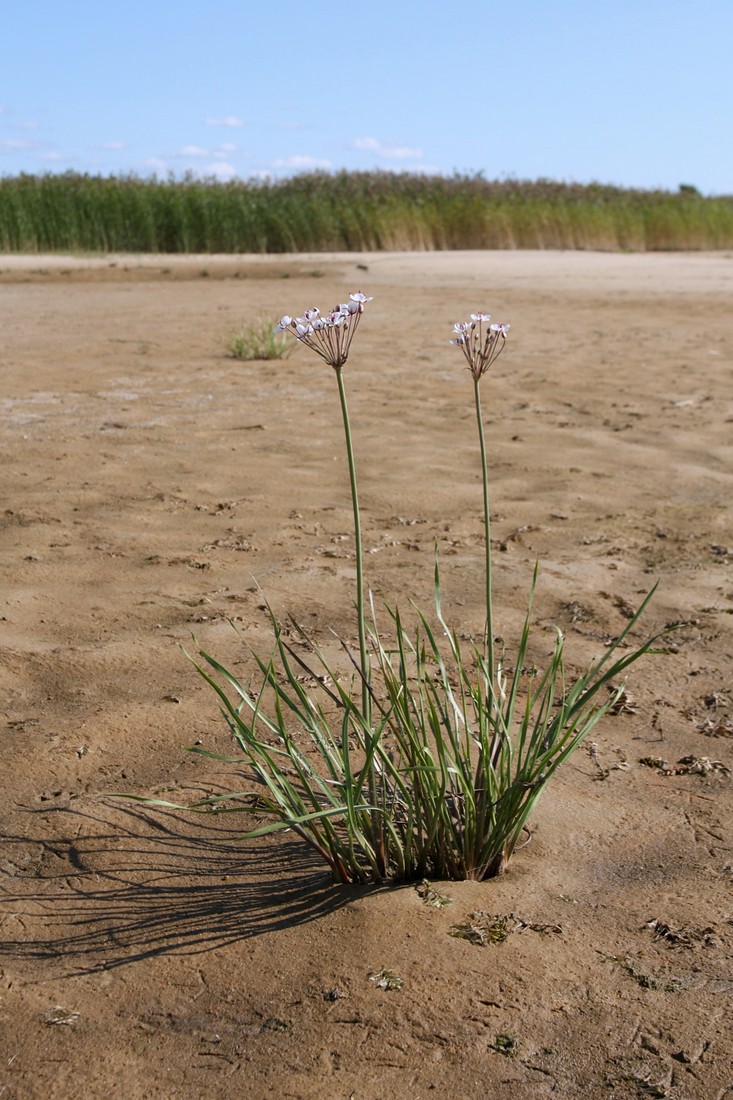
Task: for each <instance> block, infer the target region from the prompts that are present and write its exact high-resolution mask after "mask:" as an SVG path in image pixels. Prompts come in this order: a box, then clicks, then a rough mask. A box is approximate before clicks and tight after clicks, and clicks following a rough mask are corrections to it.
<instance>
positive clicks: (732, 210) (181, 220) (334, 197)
mask: <svg viewBox="0 0 733 1100" xmlns="http://www.w3.org/2000/svg"><path fill="white" fill-rule="evenodd" d="M498 248H517V249H523V248H531V249H551V248H559V249H588V250H604V251H663V250H711V249H727V248H733V195H726V196H718V197H706V196H704V195H701V194H700V193H699V192H698V191H697V190H696V189H695V188H694V187H691V186H689V185H684V184H682V185H680V188H679V190H678V191H676V192H671V191H643V190H632V189H625V188H619V187H611V186H605V185H601V184H595V183H594V184H588V185H579V184H567V183H558V182H554V181H552V180H546V179H541V180H537V181H520V180H504V181H490V180H487V179H485V178H484V177H483V176H481V175H475V176H463V175H454V176H452V177H445V176H425V175H415V174H410V173H402V174H399V173H391V172H338V173H333V174H329V173H322V172H312V173H306V174H302V175H297V176H293V177H290V178H288V179H283V180H276V181H265V182H263V181H260V180H249V181H241V180H238V181H233V182H229V183H221V182H218V181H215V180H201V179H196V178H194V177H186V178H184V179H174V178H169V179H166V180H159V179H156V178H149V179H142V178H140V177H137V176H132V175H130V176H108V177H105V176H88V175H79V174H75V173H71V172H67V173H64V174H61V175H54V174H46V175H42V176H33V175H19V176H6V177H2V178H0V250H1V251H4V252H54V251H85V252H86V251H89V252H102V253H105V252H157V253H173V252H181V253H185V252H199V253H217V252H218V253H276V252H330V251H339V252H344V251H345V252H350V251H361V252H371V251H380V250H385V251H403V250H425V251H432V250H446V249H498Z"/></svg>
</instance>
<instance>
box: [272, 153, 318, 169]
mask: <svg viewBox="0 0 733 1100" xmlns="http://www.w3.org/2000/svg"><path fill="white" fill-rule="evenodd" d="M272 166H273V168H295V169H297V170H299V171H304V170H307V169H308V168H331V167H332V164H331V161H330V160H326V158H325V157H309V156H299V155H298V154H296V155H295V156H292V157H281V158H280V159H278V160H274V161H273V162H272Z"/></svg>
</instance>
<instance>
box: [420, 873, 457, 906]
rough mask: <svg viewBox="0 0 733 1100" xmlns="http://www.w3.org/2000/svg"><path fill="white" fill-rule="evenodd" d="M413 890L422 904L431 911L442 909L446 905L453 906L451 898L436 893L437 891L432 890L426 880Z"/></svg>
mask: <svg viewBox="0 0 733 1100" xmlns="http://www.w3.org/2000/svg"><path fill="white" fill-rule="evenodd" d="M415 890H416V892H417V896H418V897H419V898H422V900H423V904H424V905H427V906H429V907H430V908H431V909H444V908H445V907H446V905H452V904H453V898H449V897H448V896H447V895H446V894H440V893H438V891H437V890H434V889H433V887H432V886H431V885H430V883H429V882H428V880H427V879H426V878H424V879H423V880H422V882H421V883H419V884H418V885H417V886H416V887H415Z"/></svg>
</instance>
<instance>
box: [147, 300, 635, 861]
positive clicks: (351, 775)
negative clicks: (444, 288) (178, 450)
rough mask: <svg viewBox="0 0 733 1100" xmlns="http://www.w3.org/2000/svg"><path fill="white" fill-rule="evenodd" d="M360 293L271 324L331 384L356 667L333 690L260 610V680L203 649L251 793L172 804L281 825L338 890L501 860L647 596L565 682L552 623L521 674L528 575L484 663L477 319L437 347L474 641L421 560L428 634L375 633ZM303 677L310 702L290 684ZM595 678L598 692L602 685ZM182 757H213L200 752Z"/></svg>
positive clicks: (625, 660) (500, 344) (395, 615)
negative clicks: (469, 459) (463, 459)
mask: <svg viewBox="0 0 733 1100" xmlns="http://www.w3.org/2000/svg"><path fill="white" fill-rule="evenodd" d="M371 300H372V299H371V298H368V297H366V296H365V295H364V294H362V293H361V292H356V293H354V294H351V295H350V296H349V301H348V302H347V303H345V304H341V305H338V306H336V307H335V308H334V309H333V310H332V311H331V312H330V313H327V314H325V315H322V314H321V313H320V311H319V310H318V309H316V308H312V309H308V310H306V311H305V312H304V313H303V315H302V316H301V317H297V318H291V317H290V316H284V317H283V318H282V319H281V320H280V323H279V324H278V326H277V328H276V331H277V332H281V333H282V332H287V333H291V334H292V335H293V336H294V337H295V339H296V340H298V341H299V342H300V343H303V344H305V345H306V346H307V347H309V348H311V350H313V351H315V352H316V354H317V355H319V356H320V358H321V359H323V360H324V362H326V363H327V364H328V365H329V366H331V367H332V368H333V369H334V371H335V374H336V378H337V383H338V392H339V398H340V404H341V413H342V419H343V425H344V434H345V441H346V452H347V460H348V468H349V477H350V484H351V495H352V504H353V513H354V529H355V546H356V572H357V598H356V613H357V627H358V636H359V656H358V658H357V657H356V655H351V654H349V657H350V660H351V664H352V666H353V669H354V670H355V671H354V673H353V675H352V677H351V681H350V682H344V681H343V679H342V678H340V677H339V675H338V673H337V672H336V670H335V669H333V668H332V667H331V664H330V662H329V660H328V658H327V657H326V655H325V654H324V653H323V652H322V650H321V649H320V648H319V647H318V646H317V645H316V644H315V643H314V642H312V641H311V640H310V639H309V638H308V637H307V636H306V634H305V632H304V631H303V630H302V629H301V628H300V627H298V626H297V624H294V626H295V629H296V631H297V633H298V635H299V640H300V641H302V642H305V643H307V646H308V648H309V656H308V657H307V658H303V656H302V653H301V652H300V651H299V650H298V651H296V649H295V648H294V647H293V645H292V644H291V643H290V641H289V640H288V637H287V636H286V632H285V631H284V630H283V627H282V625H281V624H280V622H279V621H278V620H277V618H276V617H275V615H274V614H272V613H270V616H271V623H272V628H273V633H274V639H275V644H274V650H273V653H272V655H271V657H270V658H269V659H265V658H262V657H261V656H259V655H258V654H257V653H254V654H253V656H254V660H255V663H256V665H257V667H258V669H259V671H260V674H261V683H260V687H259V689H258V690H256V691H253V690H250V689H249V688H248V687H246V686H245V685H244V684H242V683H241V681H239V680H238V679H237V678H236V677H235V676H234V675H233V674H232V673H231V672H230V671H228V670H227V669H226V668H224V667H223V666H222V665H221V664H220V663H219V662H218V661H217V660H216V659H215V658H214V657H212V656H210V655H209V654H207V653H205V652H203V651H201V652H200V654H199V657H200V663H196V662H194V663H195V664H196V668H197V669H198V671H199V672H200V674H201V675H202V676H203V677H204V679H205V680H206V681H207V682H208V683H209V684H210V685H211V687H212V688H213V689H214V691H215V692H216V694H217V696H218V697H219V701H220V704H221V711H222V713H223V716H224V718H225V720H226V722H227V724H228V726H229V729H230V731H231V733H232V735H233V738H234V740H235V743H236V744H237V746H238V748H239V750H240V753H241V755H240V756H238V757H236V758H234V759H235V761H236V762H237V763H241V764H243V765H245V766H246V768H247V771H248V773H249V774H250V775H251V776H252V777H253V778H254V780H255V781H256V783H257V787H258V789H257V790H256V791H254V792H241V791H239V792H234V793H231V794H225V795H215V796H212V797H209V798H205V799H202V800H201V801H200V802H198V803H196V804H194V806H193V807H188V808H189V809H197V810H207V811H217V812H237V813H242V812H245V813H248V814H253V815H255V816H257V817H264V818H265V819H269V820H267V821H266V823H265V824H262V825H256V827H255V828H253V829H251V830H250V831H249V832H248V833H247V834H246V835H247V836H250V837H256V836H261V835H264V834H266V833H271V832H274V831H277V830H281V829H287V830H292V831H293V832H294V833H296V834H297V835H299V836H300V837H302V838H303V839H304V840H305V841H306V842H307V843H308V844H309V845H310V846H311V847H312V848H313V849H315V850H316V851H317V852H318V853H319V855H320V856H322V857H323V859H324V860H325V861H326V862H327V864H328V865H329V867H330V868H331V871H332V873H333V876H334V878H335V880H336V881H337V882H340V883H359V882H368V881H373V882H384V881H406V880H412V879H420V878H424V877H426V876H429V877H431V878H435V879H441V878H443V879H445V878H454V879H461V878H475V879H482V878H489V877H492V876H494V875H497V874H500V873H502V872H503V871H504V870H505V869H506V866H507V864H508V862H509V860H510V858H511V856H512V854H513V852H514V850H515V849H516V847H517V845H518V843H519V841H520V838H521V836H522V833H523V832H526V831H527V824H526V823H527V820H528V817H529V815H530V813H531V811H532V809H533V807H534V805H535V803H536V801H537V798H538V797H539V795H540V793H541V792H542V790H543V789H544V787H545V786H546V785H547V783H548V782H549V780H550V778H551V777H552V775H553V774H554V773H555V771H556V770H557V768H558V767H559V766H560V764H562V763H563V761H565V760H566V759H567V758H568V757H569V756H570V754H571V753H572V752H573V751H574V750H575V749H576V748H577V747H578V746H579V745H580V743H581V742H582V740H583V739H584V738H585V737H586V736H587V735H588V733H589V732H590V730H591V729H592V728H593V727H594V726H595V724H596V723H597V722H598V721H599V720H600V719H601V718H602V717H603V715H604V714H606V713H607V711H608V710H609V709H610V708H611V707H613V706H614V704H615V703H616V702H617V700H618V699H619V698H620V695H621V693H622V691H623V685H621V686H616V684H617V682H618V678H619V676H620V675H621V674H622V673H623V672H624V671H625V669H627V668H628V667H629V666H630V665H631V664H632V663H633V662H635V661H636V660H638V658H639V657H641V656H642V654H644V653H646V652H648V651H649V650H650V649H651V647H652V645H653V643H654V641H655V639H654V638H650V639H648V640H647V641H645V642H643V643H642V644H641V645H639V646H637V647H636V648H628V649H627V648H624V647H626V645H627V642H626V639H627V638H628V637H629V635H630V634H631V633H632V632H633V631H634V628H635V626H636V624H637V622H638V621H639V618H640V616H641V615H642V613H643V611H644V609H645V608H646V606H647V604H648V603H649V600H650V599H651V597H652V594H653V590H652V592H650V593H649V595H648V596H647V597H646V599H645V600H644V602H643V603H642V605H641V607H640V608H639V610H638V611H637V612H636V614H635V615H633V617H632V618H631V619H630V621H629V622H628V624H627V625H626V627H625V629H624V631H623V632H622V633H621V634H620V635H619V637H617V638H616V639H615V640H614V641H613V642H612V643H611V644H610V645H609V646H608V648H607V649H606V651H605V653H604V654H603V655H602V656H601V657H600V658H598V659H597V660H595V661H594V662H593V663H592V664H591V665H590V667H589V669H588V670H587V672H586V673H585V674H584V675H582V676H580V677H579V678H578V679H577V680H576V681H575V682H574V683H573V684H568V683H567V682H566V679H565V673H564V639H563V636H562V634H561V633H560V631H559V630H558V631H557V635H556V640H555V646H554V650H553V653H552V656H551V657H550V659H549V661H548V663H547V665H546V667H545V668H544V669H535V668H533V667H532V668H530V669H529V671H528V670H527V668H526V663H527V660H528V644H529V639H530V616H531V609H532V597H533V594H534V588H535V583H536V579H537V567H535V571H534V576H533V578H532V581H531V585H530V595H529V603H528V608H527V613H526V617H525V620H524V626H523V630H522V633H521V637H520V639H519V645H518V648H517V652H516V654H515V655H514V658H513V660H510V659H509V658H508V657H507V654H506V653H505V652H502V653H501V655H500V656H499V658H498V659H497V657H496V654H495V646H496V639H495V637H494V625H493V608H492V574H491V530H490V511H489V481H488V465H487V457H486V442H485V433H484V425H483V418H482V413H481V398H480V383H481V380H482V378H483V377H484V375H485V374H486V373H487V371H488V370H489V368H490V367H491V365H492V363H493V362H495V360H496V358H497V356H498V355H499V354H500V353H501V352H502V350H503V349H504V347H505V344H506V340H507V333H508V331H509V325H507V324H503V323H501V324H497V323H492V322H491V319H490V317H489V316H488V314H485V313H475V314H472V315H471V320H470V322H460V323H459V324H457V325H455V326H454V330H453V331H454V336H453V339H452V341H451V342H452V343H453V344H454V345H455V346H457V347H459V348H460V349H461V351H462V352H463V354H464V356H465V358H466V361H467V364H468V370H469V372H470V374H471V378H472V381H473V387H474V405H475V411H476V421H477V428H478V436H479V449H480V455H481V466H482V475H483V505H484V535H485V582H486V583H485V596H486V629H485V633H484V637H483V641H482V643H481V644H478V643H476V642H474V641H472V642H471V643H470V644H469V646H468V653H464V651H463V649H462V647H461V645H460V643H459V640H458V635H457V634H456V632H455V631H454V630H452V629H451V628H450V627H449V625H448V623H447V622H446V620H445V618H444V615H443V611H442V607H441V598H440V575H439V569H438V561H437V554H436V563H435V620H434V622H435V623H436V624H437V627H439V629H436V626H435V625H433V623H431V621H430V620H429V618H428V616H427V615H426V614H424V613H423V612H421V611H420V610H419V609H417V620H418V625H417V627H416V628H415V629H414V630H413V631H412V632H410V631H409V630H408V629H407V628H406V627H405V625H404V624H403V620H402V617H401V614H400V611H399V610H398V609H394V610H389V609H388V615H389V618H390V620H391V626H390V631H389V634H388V636H385V635H384V633H382V632H380V630H379V628H378V626H377V623H376V617H375V615H374V611H373V608H372V611H371V616H370V621H369V622H368V621H367V617H366V595H367V593H366V591H365V585H364V574H363V561H362V559H363V553H362V540H361V522H360V513H359V502H358V493H357V480H356V466H355V460H354V448H353V444H352V436H351V428H350V423H349V414H348V408H347V404H346V392H345V387H344V377H343V368H344V365H345V363H346V360H347V357H348V354H349V350H350V348H351V343H352V340H353V338H354V335H355V333H356V329H357V326H358V324H359V321H360V319H361V316H362V313H363V312H364V308H365V306H366V305H367V303H368V302H370V301H371ZM344 648H346V647H344ZM303 671H305V672H306V673H307V674H308V675H307V678H306V679H307V680H308V681H310V682H312V683H314V684H315V685H316V688H315V689H314V691H317V692H318V695H317V696H314V695H313V694H312V693H310V692H309V690H308V689H307V688H306V687H305V686H304V683H303V680H304V678H303V675H302V673H303ZM603 688H606V689H610V691H609V690H607V691H606V692H605V695H604V694H603V692H602V689H603ZM192 751H194V752H200V753H203V754H204V755H207V756H215V755H216V754H212V753H208V752H206V751H205V750H204V749H203V748H194V749H193V750H192ZM217 758H218V759H224V758H222V757H217ZM226 759H227V760H229V761H230V762H231V758H228V757H227V758H226ZM143 801H148V802H154V803H156V804H157V805H167V806H170V805H172V804H171V803H168V802H160V801H157V800H151V799H144V800H143Z"/></svg>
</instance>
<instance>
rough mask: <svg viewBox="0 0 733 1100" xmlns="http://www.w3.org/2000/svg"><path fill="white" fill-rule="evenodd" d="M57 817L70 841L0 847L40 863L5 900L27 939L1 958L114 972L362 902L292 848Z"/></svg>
mask: <svg viewBox="0 0 733 1100" xmlns="http://www.w3.org/2000/svg"><path fill="white" fill-rule="evenodd" d="M52 812H54V813H57V814H63V815H66V816H67V817H68V820H69V825H70V826H71V827H70V828H69V829H68V830H66V835H61V836H59V837H58V838H56V839H53V840H49V839H44V838H40V837H39V838H35V837H22V836H13V837H11V836H5V837H3V843H4V844H5V845H8V846H9V848H10V850H11V851H12V849H13V847H15V846H18V847H20V849H21V850H24V851H25V852H26V853H27V852H28V851H29V849H30V850H31V851H32V853H33V854H32V860H31V865H30V866H29V867H28V868H27V869H26V870H24V871H22V872H18V873H17V874H16V876H15V881H16V882H18V881H19V880H20V881H22V882H23V883H24V884H27V885H28V889H16V890H15V891H9V890H7V889H6V891H5V896H4V899H3V908H5V909H6V912H7V911H8V910H9V911H10V913H11V914H12V915H14V916H15V917H16V919H17V921H19V922H20V924H21V926H22V927H23V928H24V930H25V934H24V935H23V936H22V937H18V938H16V939H10V938H3V939H2V940H0V957H2V956H15V957H22V958H26V959H36V960H49V959H56V960H68V961H70V962H73V963H74V964H75V970H74V971H73V972H74V973H89V972H94V971H101V970H110V969H113V968H116V967H120V966H124V965H127V964H129V963H133V962H137V961H140V960H141V959H146V958H150V957H153V956H156V955H162V954H178V955H181V954H201V953H205V952H208V951H213V950H216V949H217V948H220V947H222V946H224V945H226V944H228V943H233V942H236V941H239V940H243V939H246V938H248V937H252V936H257V935H261V934H263V933H266V932H274V931H278V930H281V929H285V928H288V927H292V926H294V925H298V924H304V923H308V922H310V921H313V920H316V919H318V918H319V917H321V916H323V915H325V914H327V913H331V912H334V911H335V910H337V909H339V908H341V907H343V906H344V905H347V904H349V902H351V901H352V900H353V898H354V896H355V895H357V894H358V895H359V896H363V894H364V893H365V888H364V887H360V888H353V889H350V888H348V887H346V888H345V887H343V886H336V885H335V884H334V883H333V882H332V881H331V879H330V877H329V876H328V874H327V873H326V872H325V871H324V868H323V864H322V862H321V861H320V860H318V858H317V857H316V856H315V855H312V854H311V853H310V852H309V851H308V849H307V848H306V847H305V846H304V845H302V844H300V843H299V842H298V841H297V839H296V838H287V839H277V840H270V841H268V842H267V843H265V844H263V842H262V840H259V841H239V840H238V839H237V838H238V837H239V836H240V832H239V831H237V830H233V829H231V828H227V827H225V826H224V825H222V824H221V822H220V821H214V820H212V818H210V819H209V820H207V821H205V822H204V821H201V820H200V819H199V820H198V821H197V822H195V823H194V824H193V825H192V824H191V822H190V821H186V819H185V818H184V816H183V815H182V814H177V813H173V812H168V813H161V812H160V811H157V812H156V813H154V814H152V813H151V814H148V813H147V812H145V811H144V810H140V809H137V808H132V809H131V808H126V809H122V810H121V809H119V808H117V807H115V809H114V811H113V813H114V819H113V820H110V818H108V817H101V816H95V815H92V814H88V813H83V812H80V811H77V810H74V809H58V810H56V811H52ZM47 813H48V811H44V817H46V814H47ZM212 817H213V815H212ZM82 833H83V834H84V835H82ZM72 836H73V839H72ZM62 862H63V866H60V864H61V863H62ZM33 864H35V866H32V865H33ZM41 884H42V885H41ZM378 889H380V888H379V887H374V888H371V889H370V890H369V892H374V891H375V890H378Z"/></svg>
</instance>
